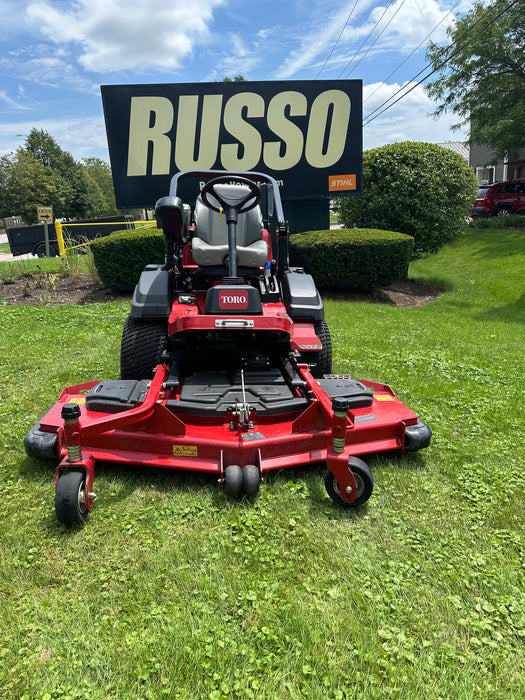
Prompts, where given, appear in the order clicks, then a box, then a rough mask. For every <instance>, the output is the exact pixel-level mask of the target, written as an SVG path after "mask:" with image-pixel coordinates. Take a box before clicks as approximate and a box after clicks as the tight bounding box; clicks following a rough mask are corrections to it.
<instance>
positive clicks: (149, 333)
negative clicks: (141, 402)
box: [120, 316, 168, 379]
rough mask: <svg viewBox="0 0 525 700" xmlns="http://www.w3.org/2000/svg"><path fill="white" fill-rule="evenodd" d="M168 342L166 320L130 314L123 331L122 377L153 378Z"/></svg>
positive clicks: (121, 352) (121, 349) (121, 351)
mask: <svg viewBox="0 0 525 700" xmlns="http://www.w3.org/2000/svg"><path fill="white" fill-rule="evenodd" d="M167 344H168V329H167V325H166V323H165V322H160V321H139V320H137V319H136V318H133V317H132V316H128V317H127V319H126V321H125V323H124V329H123V331H122V343H121V347H120V378H121V379H151V378H152V377H153V374H154V372H155V367H156V366H157V365H158V364H159V362H160V358H161V356H162V353H163V352H164V350H165V349H166V347H167Z"/></svg>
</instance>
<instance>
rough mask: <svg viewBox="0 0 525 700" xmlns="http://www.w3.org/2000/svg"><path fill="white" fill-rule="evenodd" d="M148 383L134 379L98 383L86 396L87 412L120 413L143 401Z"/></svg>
mask: <svg viewBox="0 0 525 700" xmlns="http://www.w3.org/2000/svg"><path fill="white" fill-rule="evenodd" d="M149 385H150V383H149V382H147V381H145V380H143V381H136V380H135V379H120V380H118V379H112V380H108V381H107V382H100V384H97V385H96V386H94V387H93V388H92V389H90V390H89V391H88V392H87V394H86V408H87V410H88V411H97V412H100V413H121V412H122V411H127V410H129V409H130V408H133V406H135V405H136V404H138V403H140V402H141V401H143V400H144V396H145V395H146V392H147V391H148V389H149Z"/></svg>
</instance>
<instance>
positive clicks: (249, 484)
mask: <svg viewBox="0 0 525 700" xmlns="http://www.w3.org/2000/svg"><path fill="white" fill-rule="evenodd" d="M260 485H261V474H260V472H259V468H258V467H256V466H255V464H247V465H246V466H244V467H243V469H242V490H243V491H244V493H245V494H246V496H255V494H256V493H257V492H258V491H259V486H260Z"/></svg>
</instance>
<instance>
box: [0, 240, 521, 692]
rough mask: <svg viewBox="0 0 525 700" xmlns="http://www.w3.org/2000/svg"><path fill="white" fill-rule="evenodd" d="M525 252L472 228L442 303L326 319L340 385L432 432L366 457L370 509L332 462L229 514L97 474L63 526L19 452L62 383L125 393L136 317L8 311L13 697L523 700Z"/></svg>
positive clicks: (3, 551) (162, 478) (426, 264)
mask: <svg viewBox="0 0 525 700" xmlns="http://www.w3.org/2000/svg"><path fill="white" fill-rule="evenodd" d="M524 236H525V234H523V233H520V232H514V231H490V230H487V231H477V230H470V231H468V233H466V234H465V236H464V237H463V238H461V239H460V240H458V241H457V242H455V243H454V244H453V245H450V246H448V247H447V248H446V249H444V250H443V251H442V252H441V253H439V254H438V255H436V256H433V257H429V258H427V259H424V260H420V261H418V262H416V263H414V264H412V266H411V269H410V277H412V278H414V279H417V280H419V281H428V282H433V283H438V284H441V285H442V286H444V287H445V288H446V289H447V291H446V293H445V294H444V295H443V296H442V297H440V298H439V299H438V300H436V301H434V302H433V303H431V304H428V305H427V306H425V307H421V308H412V309H404V308H397V307H391V306H385V305H379V304H364V303H345V302H341V301H334V300H330V299H328V300H327V301H326V303H325V306H326V313H327V319H328V322H329V324H330V328H331V331H332V340H333V344H334V352H335V363H334V371H335V372H340V373H343V372H344V373H347V372H348V373H351V374H352V375H353V376H354V377H356V378H363V379H371V380H376V381H380V382H385V383H389V384H391V386H392V387H393V388H394V390H395V391H396V393H397V394H398V395H399V397H400V398H401V399H402V400H403V401H405V402H406V403H407V404H408V405H409V406H410V407H411V408H413V409H414V410H415V411H417V412H418V413H419V414H420V415H421V417H422V418H423V419H424V420H425V421H426V422H428V423H429V424H430V425H431V426H432V428H433V431H434V440H433V443H432V445H431V447H430V448H429V449H427V450H425V451H422V452H421V453H418V454H415V455H407V456H406V457H402V456H390V455H386V456H377V457H372V458H370V459H369V460H368V461H369V464H370V466H371V467H372V469H373V472H374V477H375V482H376V487H375V490H374V493H373V495H372V498H371V499H370V501H369V502H368V503H367V504H366V505H365V506H363V507H361V508H360V509H358V510H356V511H351V510H350V511H347V510H343V509H340V508H338V507H337V506H336V505H335V504H333V503H332V501H330V500H329V498H328V496H327V495H326V493H325V491H324V487H323V484H322V475H323V473H324V470H323V469H322V468H320V467H319V468H315V467H314V468H304V469H294V470H285V471H282V472H281V473H278V474H274V475H272V476H271V477H270V478H269V480H268V482H267V483H266V484H264V485H263V487H262V488H261V490H260V492H259V495H258V497H257V498H256V500H255V501H253V502H251V501H241V502H232V501H229V500H227V499H226V498H225V497H224V496H223V494H222V493H221V492H220V489H219V487H218V485H217V484H216V483H215V481H214V480H213V479H210V478H205V477H200V476H197V475H187V474H178V473H168V472H160V471H154V470H146V469H136V468H130V469H123V468H122V467H117V466H100V467H97V471H96V474H95V491H96V492H97V493H98V496H99V497H98V499H97V501H96V502H95V508H94V510H93V512H92V513H91V515H90V518H89V520H88V523H87V525H86V526H85V527H84V528H83V529H80V530H68V529H66V528H65V527H64V526H62V525H60V524H59V523H58V522H57V521H56V519H55V514H54V502H53V499H54V480H55V477H54V465H49V464H46V463H44V462H40V461H38V460H35V459H30V458H28V457H26V456H25V455H24V451H23V444H22V443H23V436H24V434H25V432H26V431H27V430H28V429H29V428H30V427H31V426H32V425H33V423H35V422H36V421H37V420H38V419H39V418H40V417H41V415H42V414H43V413H44V412H45V411H46V410H47V408H48V407H49V406H50V405H51V404H52V403H54V401H55V400H56V398H57V396H58V394H59V392H60V390H61V389H62V387H63V386H65V385H68V384H76V383H79V382H81V381H82V382H84V381H90V380H102V379H109V378H115V377H117V376H118V365H119V357H118V356H119V344H120V332H121V328H122V324H123V321H124V318H125V317H126V315H127V313H128V310H129V304H128V303H125V302H113V303H108V304H103V305H90V306H82V307H76V308H75V307H70V306H61V307H51V306H48V307H45V306H41V307H23V306H19V307H7V306H0V314H1V327H2V334H1V336H0V358H1V360H0V362H1V365H0V387H1V393H0V425H1V426H2V433H3V440H2V442H1V443H0V496H1V499H2V500H1V505H0V603H1V606H2V614H1V615H0V697H1V698H9V699H11V698H13V699H15V698H16V699H17V700H18V699H19V698H27V699H28V700H33V699H40V700H44V699H46V700H52V699H54V698H57V699H58V698H60V699H62V698H86V699H87V698H89V699H90V700H95V699H98V698H101V699H102V698H104V699H107V698H119V699H121V698H133V699H134V698H155V699H156V698H162V697H166V698H182V699H186V698H190V699H192V698H272V699H273V698H275V699H279V700H281V699H287V698H290V699H295V698H302V697H305V698H319V700H321V699H323V700H325V699H328V698H334V699H335V698H366V699H367V700H368V699H369V698H380V699H383V698H411V699H413V698H422V699H424V700H427V699H432V700H434V699H435V700H438V698H439V699H443V700H448V699H449V698H454V700H470V699H471V698H476V697H478V698H491V699H499V698H501V699H503V698H505V699H508V698H512V699H514V698H516V699H518V698H522V697H524V696H525V587H524V584H525V580H524V579H525V520H524V518H523V500H524V497H525V477H524V473H523V467H524V464H525V447H524V443H525V440H524V438H525V423H524V415H525V399H524V391H523V377H524V376H525V360H524V357H525V352H524V350H523V349H524V347H525V284H524V278H523V270H524V269H525V238H524ZM0 274H1V269H0Z"/></svg>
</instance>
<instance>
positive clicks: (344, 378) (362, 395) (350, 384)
mask: <svg viewBox="0 0 525 700" xmlns="http://www.w3.org/2000/svg"><path fill="white" fill-rule="evenodd" d="M317 381H318V382H319V384H320V386H321V388H322V389H324V390H325V391H326V393H327V394H328V396H329V397H330V398H331V399H348V401H349V403H350V410H352V409H353V408H366V407H368V406H371V405H372V404H373V402H374V394H373V392H372V389H370V388H369V387H367V386H365V385H364V384H361V382H358V381H357V379H351V378H350V377H349V376H348V375H341V376H339V377H338V376H337V375H333V374H332V375H330V376H327V377H325V378H324V379H318V380H317Z"/></svg>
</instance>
